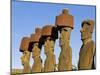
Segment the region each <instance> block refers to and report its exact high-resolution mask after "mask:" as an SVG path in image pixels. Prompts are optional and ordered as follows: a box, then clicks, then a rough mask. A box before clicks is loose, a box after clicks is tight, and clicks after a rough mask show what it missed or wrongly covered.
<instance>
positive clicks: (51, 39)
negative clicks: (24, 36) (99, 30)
mask: <svg viewBox="0 0 100 75" xmlns="http://www.w3.org/2000/svg"><path fill="white" fill-rule="evenodd" d="M42 37H43V38H44V52H45V54H46V59H45V63H44V72H53V71H55V66H56V58H55V55H54V45H55V40H56V39H57V37H58V33H57V29H56V27H54V26H52V25H46V26H44V27H43V29H42Z"/></svg>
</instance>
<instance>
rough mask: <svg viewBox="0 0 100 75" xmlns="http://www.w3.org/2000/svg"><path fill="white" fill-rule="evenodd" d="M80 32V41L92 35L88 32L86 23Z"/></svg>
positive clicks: (88, 27) (88, 28)
mask: <svg viewBox="0 0 100 75" xmlns="http://www.w3.org/2000/svg"><path fill="white" fill-rule="evenodd" d="M80 32H81V39H82V40H84V39H88V38H90V37H91V35H92V33H91V31H90V26H89V25H88V24H86V23H85V24H84V25H83V26H82V28H81V30H80Z"/></svg>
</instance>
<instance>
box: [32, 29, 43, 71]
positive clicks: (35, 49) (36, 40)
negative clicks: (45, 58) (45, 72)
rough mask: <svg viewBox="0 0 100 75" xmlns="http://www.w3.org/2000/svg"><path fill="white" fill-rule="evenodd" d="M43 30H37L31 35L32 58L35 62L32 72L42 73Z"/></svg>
mask: <svg viewBox="0 0 100 75" xmlns="http://www.w3.org/2000/svg"><path fill="white" fill-rule="evenodd" d="M40 39H41V29H40V28H36V30H35V34H32V35H31V42H32V43H33V44H32V45H33V46H32V58H33V60H34V63H33V66H32V72H42V59H41V57H40V53H41V40H40Z"/></svg>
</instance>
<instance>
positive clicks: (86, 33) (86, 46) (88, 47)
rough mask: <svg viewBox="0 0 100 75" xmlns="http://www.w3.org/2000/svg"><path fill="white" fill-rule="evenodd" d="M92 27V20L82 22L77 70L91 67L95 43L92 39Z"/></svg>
mask: <svg viewBox="0 0 100 75" xmlns="http://www.w3.org/2000/svg"><path fill="white" fill-rule="evenodd" d="M93 29H94V21H93V20H86V21H83V22H82V29H81V30H80V32H81V40H82V42H83V45H82V47H81V49H80V53H79V62H78V69H79V70H87V69H92V66H93V59H94V58H93V57H94V55H95V44H94V41H93V40H92V33H93Z"/></svg>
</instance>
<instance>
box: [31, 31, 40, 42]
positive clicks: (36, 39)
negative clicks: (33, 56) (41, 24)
mask: <svg viewBox="0 0 100 75" xmlns="http://www.w3.org/2000/svg"><path fill="white" fill-rule="evenodd" d="M40 38H41V33H35V34H32V35H31V42H39V41H40Z"/></svg>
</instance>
